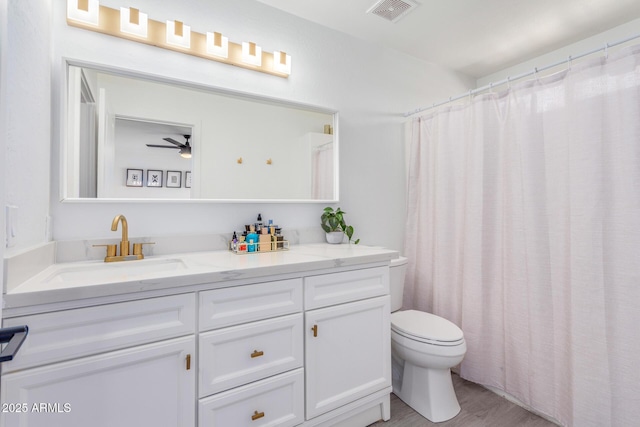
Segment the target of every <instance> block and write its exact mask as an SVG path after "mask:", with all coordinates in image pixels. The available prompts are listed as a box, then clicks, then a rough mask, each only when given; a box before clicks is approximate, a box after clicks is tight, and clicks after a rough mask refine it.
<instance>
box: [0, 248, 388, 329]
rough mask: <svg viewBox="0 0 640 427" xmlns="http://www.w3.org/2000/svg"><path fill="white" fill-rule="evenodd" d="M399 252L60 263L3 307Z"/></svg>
mask: <svg viewBox="0 0 640 427" xmlns="http://www.w3.org/2000/svg"><path fill="white" fill-rule="evenodd" d="M397 256H398V253H397V252H396V251H393V250H389V249H384V248H380V247H371V246H363V245H354V244H340V245H330V244H326V243H318V244H309V245H296V246H291V248H290V249H289V250H287V251H277V252H260V253H251V254H245V255H236V254H234V253H231V252H229V251H211V252H194V253H183V254H174V255H164V256H153V257H147V258H145V259H144V260H139V261H124V262H116V263H105V262H103V261H82V262H69V263H60V264H53V265H50V266H49V267H47V268H45V269H44V270H43V271H41V272H39V273H38V274H36V275H35V276H33V277H31V278H30V279H28V280H26V281H24V282H23V283H21V284H20V285H18V286H16V287H15V288H13V289H11V290H10V291H9V292H7V293H6V294H5V295H4V308H5V309H6V310H7V311H8V312H11V311H13V310H12V309H19V308H21V307H28V306H35V305H42V304H51V303H60V302H68V301H76V300H83V299H88V298H98V297H106V296H114V295H122V294H130V293H135V292H145V291H153V290H163V289H164V290H167V289H171V288H174V289H175V288H185V287H189V286H194V285H201V284H211V288H215V287H225V286H229V285H230V284H229V282H230V281H236V280H242V279H253V278H264V277H267V276H275V275H283V274H296V273H304V272H308V271H313V270H322V269H328V268H341V267H349V266H357V265H361V264H371V263H388V262H389V261H390V260H391V259H393V258H396V257H397ZM186 290H187V289H185V291H186ZM5 317H6V315H5Z"/></svg>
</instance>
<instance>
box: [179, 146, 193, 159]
mask: <svg viewBox="0 0 640 427" xmlns="http://www.w3.org/2000/svg"><path fill="white" fill-rule="evenodd" d="M180 157H182V158H183V159H190V158H191V148H181V149H180Z"/></svg>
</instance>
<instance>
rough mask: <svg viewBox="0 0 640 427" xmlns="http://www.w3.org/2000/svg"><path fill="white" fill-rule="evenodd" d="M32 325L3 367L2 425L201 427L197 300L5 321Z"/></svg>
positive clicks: (150, 302)
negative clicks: (197, 402) (197, 397)
mask: <svg viewBox="0 0 640 427" xmlns="http://www.w3.org/2000/svg"><path fill="white" fill-rule="evenodd" d="M5 324H7V325H9V324H28V325H29V328H30V329H29V335H28V337H27V340H26V341H25V344H24V345H23V347H22V348H21V351H20V357H18V358H16V359H15V361H12V362H8V363H5V364H4V365H3V374H2V381H1V383H2V384H1V385H0V395H2V405H3V408H4V409H5V410H4V411H2V412H0V425H1V426H2V427H13V426H18V425H24V426H29V427H38V426H42V427H45V426H46V427H55V426H65V427H75V426H78V427H80V426H92V427H102V426H104V427H108V426H115V425H117V426H120V427H126V426H130V427H139V426H146V425H153V426H167V427H182V426H190V425H194V424H195V405H194V401H195V369H194V368H195V337H194V332H195V296H194V295H193V294H185V295H174V296H168V297H162V298H152V299H147V300H142V301H130V302H123V303H117V304H107V305H101V306H96V307H86V308H79V309H73V310H64V311H56V312H51V313H44V314H37V315H30V316H22V317H16V318H11V319H5Z"/></svg>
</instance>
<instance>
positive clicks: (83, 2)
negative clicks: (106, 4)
mask: <svg viewBox="0 0 640 427" xmlns="http://www.w3.org/2000/svg"><path fill="white" fill-rule="evenodd" d="M67 18H69V19H73V20H74V21H79V22H84V23H85V24H91V25H98V22H99V19H100V2H99V1H98V0H67Z"/></svg>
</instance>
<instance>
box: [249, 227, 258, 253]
mask: <svg viewBox="0 0 640 427" xmlns="http://www.w3.org/2000/svg"><path fill="white" fill-rule="evenodd" d="M257 247H258V235H257V234H256V233H255V231H253V230H252V231H251V233H249V234H247V251H248V252H255V251H256V249H257Z"/></svg>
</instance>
